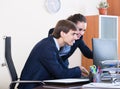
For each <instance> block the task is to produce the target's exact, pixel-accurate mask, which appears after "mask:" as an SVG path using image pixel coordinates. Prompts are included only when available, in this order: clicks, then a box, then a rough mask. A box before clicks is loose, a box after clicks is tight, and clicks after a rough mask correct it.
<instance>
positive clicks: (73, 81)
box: [43, 78, 89, 84]
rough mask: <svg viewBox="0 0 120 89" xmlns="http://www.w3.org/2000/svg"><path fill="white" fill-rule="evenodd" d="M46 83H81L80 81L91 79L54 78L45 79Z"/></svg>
mask: <svg viewBox="0 0 120 89" xmlns="http://www.w3.org/2000/svg"><path fill="white" fill-rule="evenodd" d="M43 82H44V83H56V84H57V83H59V84H71V83H80V82H89V79H76V78H70V79H54V80H44V81H43Z"/></svg>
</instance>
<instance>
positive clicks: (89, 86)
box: [82, 83, 120, 89]
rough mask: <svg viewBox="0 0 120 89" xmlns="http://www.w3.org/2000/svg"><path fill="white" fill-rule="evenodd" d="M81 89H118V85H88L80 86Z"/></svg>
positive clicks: (119, 86)
mask: <svg viewBox="0 0 120 89" xmlns="http://www.w3.org/2000/svg"><path fill="white" fill-rule="evenodd" d="M82 87H83V88H108V89H110V88H115V89H120V84H114V83H89V84H85V85H83V86H82Z"/></svg>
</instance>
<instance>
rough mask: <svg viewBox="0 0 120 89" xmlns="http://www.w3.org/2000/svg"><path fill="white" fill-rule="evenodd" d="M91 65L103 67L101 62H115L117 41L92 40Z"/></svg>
mask: <svg viewBox="0 0 120 89" xmlns="http://www.w3.org/2000/svg"><path fill="white" fill-rule="evenodd" d="M92 48H93V64H94V65H96V66H100V67H101V68H103V67H104V65H102V63H101V62H102V61H105V60H117V59H118V58H117V57H118V56H117V41H116V40H114V39H100V38H93V39H92Z"/></svg>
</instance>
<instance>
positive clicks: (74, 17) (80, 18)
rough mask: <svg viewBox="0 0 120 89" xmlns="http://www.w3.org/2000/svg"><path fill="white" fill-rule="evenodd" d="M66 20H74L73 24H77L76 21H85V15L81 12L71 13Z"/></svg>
mask: <svg viewBox="0 0 120 89" xmlns="http://www.w3.org/2000/svg"><path fill="white" fill-rule="evenodd" d="M67 20H70V21H72V22H74V23H75V24H77V22H78V21H80V22H85V23H86V22H87V20H86V18H85V16H84V15H82V14H74V15H71V16H70V17H68V18H67Z"/></svg>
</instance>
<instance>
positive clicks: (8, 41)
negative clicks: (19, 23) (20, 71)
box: [5, 36, 18, 81]
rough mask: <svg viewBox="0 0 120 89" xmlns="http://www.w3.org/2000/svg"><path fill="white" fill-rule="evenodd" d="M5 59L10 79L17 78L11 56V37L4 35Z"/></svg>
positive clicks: (14, 79)
mask: <svg viewBox="0 0 120 89" xmlns="http://www.w3.org/2000/svg"><path fill="white" fill-rule="evenodd" d="M5 59H6V62H7V66H8V69H9V72H10V75H11V78H12V81H16V80H17V79H18V76H17V72H16V69H15V66H14V63H13V60H12V56H11V37H8V36H7V37H5Z"/></svg>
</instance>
